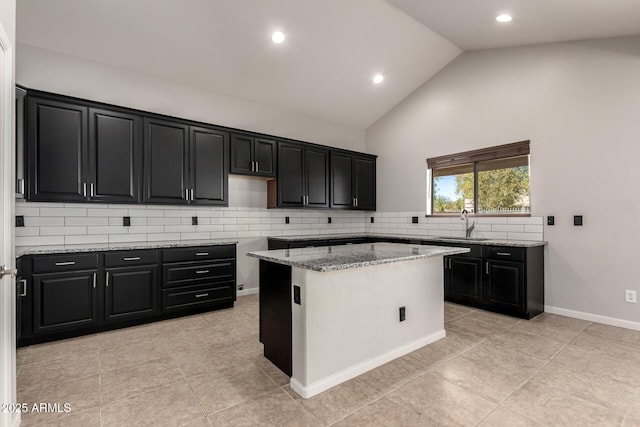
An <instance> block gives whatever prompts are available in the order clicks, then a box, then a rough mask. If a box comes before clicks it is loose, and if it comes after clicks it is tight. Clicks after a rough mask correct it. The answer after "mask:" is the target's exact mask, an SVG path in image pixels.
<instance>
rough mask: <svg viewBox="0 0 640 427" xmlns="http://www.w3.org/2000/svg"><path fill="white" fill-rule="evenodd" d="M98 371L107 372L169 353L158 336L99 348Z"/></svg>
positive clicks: (165, 355)
mask: <svg viewBox="0 0 640 427" xmlns="http://www.w3.org/2000/svg"><path fill="white" fill-rule="evenodd" d="M99 355H100V371H101V372H107V371H111V370H114V369H119V368H124V367H126V366H131V365H136V364H138V363H142V362H146V361H148V360H153V359H159V358H162V357H167V356H169V353H168V351H167V349H166V347H165V345H164V343H163V342H162V340H161V339H159V338H158V337H148V338H143V339H140V340H138V341H135V342H129V343H128V344H125V345H119V346H114V347H109V348H106V349H101V350H99Z"/></svg>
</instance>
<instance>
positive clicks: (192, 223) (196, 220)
mask: <svg viewBox="0 0 640 427" xmlns="http://www.w3.org/2000/svg"><path fill="white" fill-rule="evenodd" d="M191 225H198V217H197V216H192V217H191Z"/></svg>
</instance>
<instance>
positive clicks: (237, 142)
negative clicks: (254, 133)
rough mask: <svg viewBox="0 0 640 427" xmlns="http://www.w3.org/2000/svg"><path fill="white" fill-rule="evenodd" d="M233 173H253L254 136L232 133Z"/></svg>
mask: <svg viewBox="0 0 640 427" xmlns="http://www.w3.org/2000/svg"><path fill="white" fill-rule="evenodd" d="M230 172H231V173H237V174H243V175H252V174H253V137H250V136H247V135H238V134H233V135H231V170H230Z"/></svg>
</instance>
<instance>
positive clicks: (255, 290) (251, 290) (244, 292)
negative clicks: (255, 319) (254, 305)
mask: <svg viewBox="0 0 640 427" xmlns="http://www.w3.org/2000/svg"><path fill="white" fill-rule="evenodd" d="M257 293H260V288H248V289H243V290H241V291H236V295H237V296H239V297H243V296H245V295H253V294H257Z"/></svg>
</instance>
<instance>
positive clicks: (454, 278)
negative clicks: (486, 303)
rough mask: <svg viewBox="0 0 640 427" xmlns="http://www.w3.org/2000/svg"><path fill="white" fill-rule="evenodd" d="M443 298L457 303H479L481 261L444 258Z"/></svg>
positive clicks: (480, 296) (454, 257)
mask: <svg viewBox="0 0 640 427" xmlns="http://www.w3.org/2000/svg"><path fill="white" fill-rule="evenodd" d="M444 268H445V274H444V276H445V277H444V287H445V297H446V298H447V299H448V300H449V301H453V302H459V303H481V301H482V259H476V258H467V257H457V256H449V257H445V258H444Z"/></svg>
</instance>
